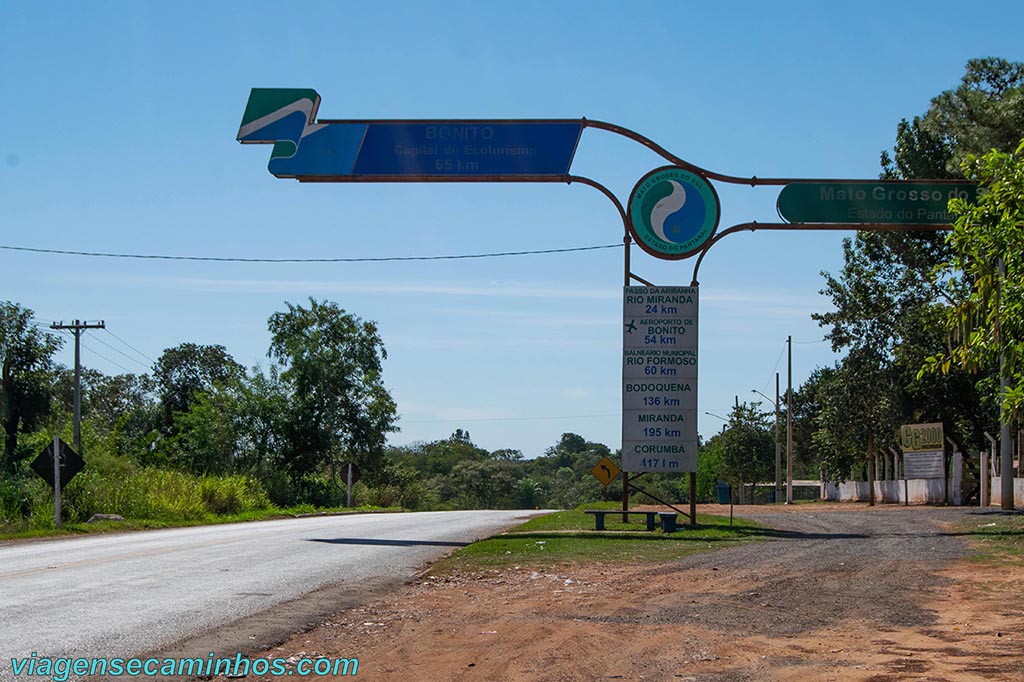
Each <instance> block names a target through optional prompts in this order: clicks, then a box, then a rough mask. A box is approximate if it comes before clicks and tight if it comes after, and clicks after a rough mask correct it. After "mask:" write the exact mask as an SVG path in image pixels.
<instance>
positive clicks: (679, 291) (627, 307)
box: [622, 287, 697, 472]
mask: <svg viewBox="0 0 1024 682" xmlns="http://www.w3.org/2000/svg"><path fill="white" fill-rule="evenodd" d="M622 300H623V305H622V310H623V315H622V326H623V332H622V468H623V469H624V470H625V471H631V472H639V471H675V472H683V471H696V470H697V287H625V288H624V289H623V296H622Z"/></svg>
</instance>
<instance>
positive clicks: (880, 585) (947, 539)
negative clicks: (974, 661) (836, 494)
mask: <svg viewBox="0 0 1024 682" xmlns="http://www.w3.org/2000/svg"><path fill="white" fill-rule="evenodd" d="M749 509H750V508H749V507H747V508H745V509H743V510H742V512H743V515H744V516H745V517H747V518H750V519H753V520H755V521H758V522H760V523H763V524H765V525H766V526H768V527H770V528H771V529H773V530H772V531H770V532H768V533H767V534H768V536H769V538H770V539H769V540H768V541H767V542H761V543H753V544H748V545H742V546H740V547H735V548H729V549H725V550H722V551H719V552H712V553H709V554H698V555H693V556H690V557H687V558H686V559H684V560H683V561H681V562H680V565H679V566H675V567H666V568H663V569H661V570H664V571H671V572H675V571H677V570H679V569H680V568H684V569H693V568H706V569H711V570H718V571H723V572H725V573H726V574H727V575H728V576H729V578H730V580H729V581H730V582H737V583H746V582H750V583H752V584H756V585H757V589H756V591H750V592H746V591H744V592H740V593H739V594H725V593H718V594H714V593H713V594H707V595H706V596H705V597H703V598H702V599H698V600H697V603H694V604H688V605H685V606H682V607H680V606H669V607H666V608H665V609H663V610H661V611H659V612H657V613H647V614H643V616H644V618H643V621H644V622H645V623H658V622H664V623H678V622H686V621H694V620H695V621H697V622H700V623H702V624H703V625H704V626H706V627H713V628H719V629H722V630H733V631H740V632H746V633H756V632H763V631H766V630H769V629H770V630H771V631H773V632H774V633H776V634H793V633H799V632H806V631H809V630H816V629H819V628H823V627H828V626H830V625H834V624H835V623H837V622H838V621H839V620H840V619H843V620H845V619H849V618H858V619H866V620H873V621H876V622H878V624H879V625H881V626H920V625H926V624H928V623H929V622H930V621H931V619H932V618H933V615H932V614H931V612H930V611H927V610H926V609H924V608H923V607H922V605H921V604H920V603H919V601H918V600H919V598H920V594H921V593H923V592H925V591H927V590H930V589H933V588H935V587H936V586H941V585H943V584H945V582H946V581H944V579H942V578H940V577H938V576H937V575H935V573H934V572H935V571H936V570H937V569H939V568H941V567H942V566H943V565H945V564H946V563H947V562H949V561H952V560H956V559H960V558H962V557H963V556H965V555H966V552H967V550H966V544H965V542H964V541H963V539H962V538H961V537H959V536H957V535H956V534H954V533H953V532H951V531H949V530H944V529H943V528H942V526H943V525H945V524H946V523H949V522H958V521H960V520H962V519H964V518H965V517H966V515H967V514H969V513H970V512H971V511H973V510H964V509H962V508H960V509H936V508H927V509H925V508H920V509H907V510H894V511H893V512H888V511H887V510H878V511H874V510H872V511H850V512H842V513H822V514H813V513H806V514H793V513H772V512H753V513H752V512H750V511H748V510H749Z"/></svg>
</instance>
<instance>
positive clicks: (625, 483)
mask: <svg viewBox="0 0 1024 682" xmlns="http://www.w3.org/2000/svg"><path fill="white" fill-rule="evenodd" d="M631 242H632V239H630V236H629V229H628V228H627V229H626V233H625V235H624V236H623V237H622V244H623V249H622V251H623V257H622V258H623V261H624V265H623V277H622V280H623V281H622V286H624V287H628V286H629V284H630V282H629V245H630V243H631ZM622 371H623V381H625V371H626V370H625V368H623V370H622ZM623 447H625V443H623ZM622 456H623V459H625V456H626V453H625V452H623V453H622ZM628 510H629V472H628V471H626V470H625V469H623V470H622V522H623V523H629V514H627V513H626V512H627V511H628Z"/></svg>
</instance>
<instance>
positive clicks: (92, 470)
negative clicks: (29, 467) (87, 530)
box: [0, 452, 273, 528]
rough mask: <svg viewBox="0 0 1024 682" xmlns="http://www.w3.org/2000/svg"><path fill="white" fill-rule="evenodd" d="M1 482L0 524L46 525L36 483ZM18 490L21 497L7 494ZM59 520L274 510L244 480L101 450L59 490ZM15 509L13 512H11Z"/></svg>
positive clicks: (42, 492)
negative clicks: (157, 464) (145, 463)
mask: <svg viewBox="0 0 1024 682" xmlns="http://www.w3.org/2000/svg"><path fill="white" fill-rule="evenodd" d="M31 484H32V486H37V485H38V487H39V488H40V489H39V491H38V494H36V495H34V496H31V497H29V498H28V499H27V500H26V499H24V496H26V495H29V493H30V492H31V491H32V490H33V489H34V488H33V487H30V486H28V485H26V484H25V482H21V485H17V484H6V485H5V484H2V483H0V515H2V516H0V520H3V521H4V522H5V523H8V524H10V523H14V522H16V521H18V520H19V519H22V518H24V517H25V512H26V511H27V512H28V515H29V518H30V523H29V525H30V526H31V527H33V528H46V527H51V526H52V523H53V518H52V516H53V506H52V505H53V502H52V500H53V498H52V496H51V493H50V491H49V490H48V489H46V486H45V484H42V482H41V481H39V482H38V484H36V482H34V481H32V482H31ZM9 489H11V490H14V491H19V490H20V491H21V495H22V497H21V498H18V497H16V496H14V495H12V494H9V493H10V490H9ZM61 506H62V510H63V512H64V513H63V518H65V519H67V520H68V521H70V522H72V523H75V522H82V521H86V520H88V519H89V517H90V516H92V515H93V514H120V515H121V516H123V517H125V518H126V519H132V520H140V521H141V520H150V521H169V522H170V521H197V520H200V519H203V518H205V517H208V516H211V515H235V514H241V513H245V512H250V511H256V510H261V509H270V508H272V507H273V505H272V504H271V502H270V500H269V499H268V497H267V493H266V491H265V490H264V489H263V487H262V486H261V485H260V484H259V483H258V482H255V481H252V480H250V479H248V478H247V477H245V476H239V475H234V476H202V477H199V476H194V475H192V474H187V473H184V472H181V471H171V470H168V469H158V468H155V467H138V466H137V465H135V464H133V463H132V462H131V461H129V460H128V459H126V458H124V457H117V456H114V455H107V454H104V453H102V452H96V453H91V454H90V455H88V456H87V464H86V468H85V470H84V471H82V473H80V474H79V475H78V476H76V477H75V478H74V480H72V481H71V483H69V484H68V485H67V487H66V488H64V495H63V498H62V505H61ZM14 507H16V508H14Z"/></svg>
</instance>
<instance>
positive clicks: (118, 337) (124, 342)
mask: <svg viewBox="0 0 1024 682" xmlns="http://www.w3.org/2000/svg"><path fill="white" fill-rule="evenodd" d="M106 332H107V333H108V334H110V335H111V336H113V337H114V338H115V339H117V340H118V341H120V342H121V343H123V344H124V345H126V346H128V347H129V348H131V349H132V350H133V351H135V352H136V353H138V354H139V355H141V356H142V357H144V358H146V359H147V360H149V361H150V362H156V360H154V359H153V358H151V357H149V356H148V355H146V354H145V353H143V352H142V351H141V350H139V349H138V348H136V347H135V346H133V345H132V344H130V343H128V342H127V341H125V340H124V339H122V338H121V337H120V336H118V335H117V334H115V333H114V332H112V331H110V330H109V329H106Z"/></svg>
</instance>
